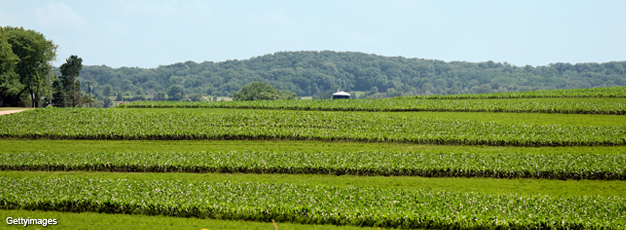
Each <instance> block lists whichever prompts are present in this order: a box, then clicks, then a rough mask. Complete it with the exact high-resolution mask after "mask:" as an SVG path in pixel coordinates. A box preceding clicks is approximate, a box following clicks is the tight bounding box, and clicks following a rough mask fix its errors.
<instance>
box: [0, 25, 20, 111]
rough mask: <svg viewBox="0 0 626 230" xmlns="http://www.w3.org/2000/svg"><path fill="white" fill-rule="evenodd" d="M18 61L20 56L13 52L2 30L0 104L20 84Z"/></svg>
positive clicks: (0, 46) (0, 36)
mask: <svg viewBox="0 0 626 230" xmlns="http://www.w3.org/2000/svg"><path fill="white" fill-rule="evenodd" d="M18 61H19V57H17V55H15V54H14V53H13V50H11V44H9V42H8V41H7V38H6V35H5V33H4V32H3V30H0V106H2V103H3V101H4V98H6V97H10V95H11V91H16V89H17V88H18V86H19V81H18V78H17V74H16V73H15V67H16V66H17V63H18Z"/></svg>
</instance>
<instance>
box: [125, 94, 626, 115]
mask: <svg viewBox="0 0 626 230" xmlns="http://www.w3.org/2000/svg"><path fill="white" fill-rule="evenodd" d="M118 107H119V108H239V109H284V110H321V111H394V112H401V111H435V112H444V111H446V112H507V113H563V114H610V115H625V114H626V99H624V98H576V99H568V98H530V99H525V98H522V99H506V100H494V99H482V100H453V99H442V100H420V99H413V98H392V99H363V100H297V101H224V102H210V103H209V102H138V103H130V104H124V105H120V106H118Z"/></svg>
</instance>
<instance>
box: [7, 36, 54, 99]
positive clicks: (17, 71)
mask: <svg viewBox="0 0 626 230" xmlns="http://www.w3.org/2000/svg"><path fill="white" fill-rule="evenodd" d="M56 49H57V46H56V45H54V44H53V43H52V41H51V40H46V38H45V37H44V35H43V34H41V33H39V32H36V31H33V30H25V29H24V28H21V27H19V28H18V27H10V26H6V27H2V28H0V63H1V64H0V101H4V102H7V103H8V104H10V105H13V106H17V105H20V100H21V97H22V95H23V93H24V92H27V93H26V94H27V96H28V97H29V98H30V102H31V105H30V106H32V107H36V106H37V105H39V98H40V96H41V94H42V92H43V90H44V89H45V88H47V87H46V84H47V82H46V76H47V75H48V73H49V72H50V69H51V68H52V67H51V65H50V63H49V62H50V61H52V60H54V58H55V56H56ZM16 78H17V81H16V80H15V79H16ZM17 82H19V84H17Z"/></svg>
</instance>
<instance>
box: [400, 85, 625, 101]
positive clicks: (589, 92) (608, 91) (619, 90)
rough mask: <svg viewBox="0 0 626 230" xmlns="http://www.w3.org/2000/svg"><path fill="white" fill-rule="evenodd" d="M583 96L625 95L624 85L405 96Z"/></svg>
mask: <svg viewBox="0 0 626 230" xmlns="http://www.w3.org/2000/svg"><path fill="white" fill-rule="evenodd" d="M559 97H560V98H563V97H570V98H581V97H582V98H584V97H626V87H624V86H622V87H603V88H589V89H554V90H535V91H521V92H502V93H484V94H450V95H428V96H407V97H403V98H414V99H494V98H559Z"/></svg>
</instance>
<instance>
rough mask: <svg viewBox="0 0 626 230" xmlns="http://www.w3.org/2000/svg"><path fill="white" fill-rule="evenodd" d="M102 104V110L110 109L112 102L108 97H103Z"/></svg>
mask: <svg viewBox="0 0 626 230" xmlns="http://www.w3.org/2000/svg"><path fill="white" fill-rule="evenodd" d="M102 102H103V104H102V107H103V108H111V107H113V101H112V100H111V98H109V97H105V98H104V99H103V100H102Z"/></svg>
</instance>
